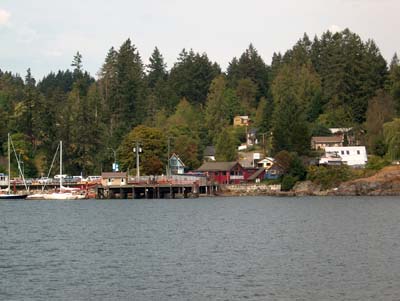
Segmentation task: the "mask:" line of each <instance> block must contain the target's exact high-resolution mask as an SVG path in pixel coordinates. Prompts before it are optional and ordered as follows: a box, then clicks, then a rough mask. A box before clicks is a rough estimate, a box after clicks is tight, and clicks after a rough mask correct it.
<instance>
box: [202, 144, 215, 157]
mask: <svg viewBox="0 0 400 301" xmlns="http://www.w3.org/2000/svg"><path fill="white" fill-rule="evenodd" d="M204 156H209V157H211V156H215V147H214V146H211V145H209V146H207V147H206V149H205V150H204Z"/></svg>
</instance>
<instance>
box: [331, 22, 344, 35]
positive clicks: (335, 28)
mask: <svg viewBox="0 0 400 301" xmlns="http://www.w3.org/2000/svg"><path fill="white" fill-rule="evenodd" d="M328 29H329V31H330V32H332V33H335V32H339V31H342V29H341V28H340V26H338V25H335V24H332V25H331V26H329V28H328Z"/></svg>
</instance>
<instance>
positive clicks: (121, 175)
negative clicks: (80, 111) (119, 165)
mask: <svg viewBox="0 0 400 301" xmlns="http://www.w3.org/2000/svg"><path fill="white" fill-rule="evenodd" d="M101 177H102V178H103V179H104V178H108V179H109V178H113V179H120V178H126V172H102V173H101Z"/></svg>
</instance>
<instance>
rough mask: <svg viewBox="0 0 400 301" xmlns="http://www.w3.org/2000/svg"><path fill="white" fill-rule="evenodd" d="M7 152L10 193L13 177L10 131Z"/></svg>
mask: <svg viewBox="0 0 400 301" xmlns="http://www.w3.org/2000/svg"><path fill="white" fill-rule="evenodd" d="M7 137H8V140H7V152H8V193H10V188H11V187H10V179H11V178H10V177H11V150H10V148H11V146H10V133H8V136H7Z"/></svg>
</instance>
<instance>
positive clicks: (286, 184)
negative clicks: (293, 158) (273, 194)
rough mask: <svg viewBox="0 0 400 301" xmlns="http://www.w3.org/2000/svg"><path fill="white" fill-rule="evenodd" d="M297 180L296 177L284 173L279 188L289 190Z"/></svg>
mask: <svg viewBox="0 0 400 301" xmlns="http://www.w3.org/2000/svg"><path fill="white" fill-rule="evenodd" d="M297 181H298V178H297V177H293V176H291V175H285V176H284V177H283V179H282V184H281V185H282V186H281V190H283V191H289V190H290V189H292V188H293V186H294V185H295V184H296V182H297Z"/></svg>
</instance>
